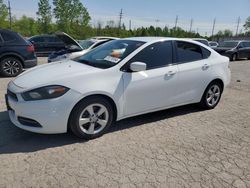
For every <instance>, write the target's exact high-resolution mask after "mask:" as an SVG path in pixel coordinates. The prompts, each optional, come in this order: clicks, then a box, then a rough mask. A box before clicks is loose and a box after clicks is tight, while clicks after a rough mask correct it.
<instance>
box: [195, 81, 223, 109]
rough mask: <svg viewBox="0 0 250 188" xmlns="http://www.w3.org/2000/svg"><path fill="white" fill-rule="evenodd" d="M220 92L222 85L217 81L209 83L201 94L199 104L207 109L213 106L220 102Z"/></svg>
mask: <svg viewBox="0 0 250 188" xmlns="http://www.w3.org/2000/svg"><path fill="white" fill-rule="evenodd" d="M222 92H223V89H222V85H221V84H220V83H219V82H212V83H210V84H209V85H208V86H207V88H206V90H205V92H204V94H203V96H202V99H201V101H200V106H201V107H202V108H203V109H207V110H210V109H213V108H215V107H216V106H217V105H218V103H219V102H220V99H221V95H222Z"/></svg>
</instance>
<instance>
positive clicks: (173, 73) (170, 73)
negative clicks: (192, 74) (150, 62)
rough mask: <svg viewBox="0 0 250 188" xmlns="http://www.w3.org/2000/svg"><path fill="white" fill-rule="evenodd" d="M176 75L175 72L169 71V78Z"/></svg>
mask: <svg viewBox="0 0 250 188" xmlns="http://www.w3.org/2000/svg"><path fill="white" fill-rule="evenodd" d="M175 74H176V72H175V71H168V73H167V76H173V75H175Z"/></svg>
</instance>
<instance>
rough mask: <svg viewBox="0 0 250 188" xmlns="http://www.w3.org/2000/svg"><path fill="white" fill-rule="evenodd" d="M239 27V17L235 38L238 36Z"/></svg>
mask: <svg viewBox="0 0 250 188" xmlns="http://www.w3.org/2000/svg"><path fill="white" fill-rule="evenodd" d="M239 25H240V17H239V18H238V20H237V28H236V36H237V35H238V31H239Z"/></svg>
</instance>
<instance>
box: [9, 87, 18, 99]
mask: <svg viewBox="0 0 250 188" xmlns="http://www.w3.org/2000/svg"><path fill="white" fill-rule="evenodd" d="M7 95H8V96H9V97H10V98H11V99H13V100H15V101H18V99H17V96H16V94H15V93H13V92H12V91H10V90H7Z"/></svg>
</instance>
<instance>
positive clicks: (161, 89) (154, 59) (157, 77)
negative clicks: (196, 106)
mask: <svg viewBox="0 0 250 188" xmlns="http://www.w3.org/2000/svg"><path fill="white" fill-rule="evenodd" d="M132 62H144V63H146V65H147V70H145V71H141V72H129V71H128V72H124V73H123V81H124V115H125V116H130V115H135V114H140V113H143V112H147V111H152V110H154V109H159V108H164V107H167V106H171V105H172V104H173V103H174V102H175V101H174V98H175V95H176V93H175V92H176V90H175V89H176V80H177V76H178V67H177V65H173V64H172V62H173V51H172V42H171V41H164V42H157V43H154V44H152V45H149V46H148V47H146V48H145V49H143V50H142V51H141V52H139V53H138V54H137V55H135V56H134V57H133V58H132V59H131V60H130V61H129V62H128V64H126V65H129V64H130V63H132Z"/></svg>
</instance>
